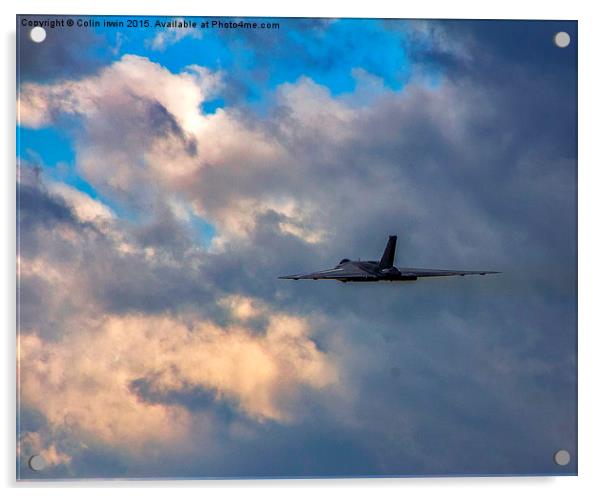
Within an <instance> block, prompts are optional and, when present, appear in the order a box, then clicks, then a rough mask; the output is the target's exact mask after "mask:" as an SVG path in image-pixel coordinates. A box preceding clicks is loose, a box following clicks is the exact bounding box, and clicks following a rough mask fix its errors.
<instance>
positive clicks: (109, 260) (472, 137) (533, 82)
mask: <svg viewBox="0 0 602 496" xmlns="http://www.w3.org/2000/svg"><path fill="white" fill-rule="evenodd" d="M461 31H462V30H460V32H461ZM425 33H426V34H421V36H423V35H424V36H427V37H428V36H430V34H429V33H430V30H428V29H427V30H426V31H425ZM460 34H461V33H460ZM436 36H437V37H439V41H437V40H435V41H434V42H433V44H432V47H434V49H433V51H432V52H431V55H428V53H429V52H428V51H426V52H424V53H426V54H427V55H425V57H427V58H429V57H430V59H429V60H430V61H431V62H436V63H439V62H440V60H442V59H443V58H445V59H446V60H447V61H448V62H450V65H449V66H446V67H452V66H453V68H454V69H453V70H451V69H450V75H449V77H441V78H440V79H439V80H437V81H436V82H432V81H427V80H425V78H424V77H423V76H424V73H423V74H420V75H419V76H420V77H417V78H416V79H413V80H410V81H409V82H408V84H406V85H405V86H404V88H403V90H401V91H392V90H391V89H389V88H388V87H387V85H385V84H384V83H383V80H381V79H380V78H379V77H377V76H376V75H374V74H371V73H370V72H369V71H367V70H366V69H365V68H357V69H356V70H354V71H353V76H354V77H355V78H356V82H357V87H356V90H355V91H353V92H350V93H338V94H333V93H332V92H331V91H329V90H328V89H327V88H326V87H325V86H322V85H319V84H317V83H316V82H315V81H313V80H311V79H310V78H307V77H302V78H300V79H297V80H294V81H290V82H288V83H286V84H283V85H280V86H279V87H278V88H277V89H275V91H274V93H273V94H271V95H270V98H269V99H268V100H267V101H266V102H263V103H264V104H265V106H264V107H262V109H261V112H256V110H257V109H253V108H252V107H251V106H243V105H238V106H225V107H224V108H221V109H218V110H217V111H216V112H215V113H214V114H204V113H203V112H202V102H204V101H206V99H207V98H212V97H214V96H216V95H220V94H221V93H220V92H222V91H227V90H229V89H231V88H225V87H224V86H223V85H227V84H229V82H228V81H229V78H228V76H229V75H222V74H220V75H218V74H216V73H213V72H210V71H206V70H202V69H185V70H183V71H181V72H170V71H169V70H167V69H166V68H164V67H161V66H160V65H158V64H156V63H153V62H151V61H150V60H148V59H145V58H143V57H134V56H126V57H124V58H122V59H121V60H120V61H117V62H115V63H114V64H112V65H110V66H107V67H104V68H103V69H101V70H100V71H98V73H97V75H96V76H94V77H83V78H75V79H73V80H71V81H63V82H61V83H53V84H31V85H24V86H23V87H22V92H21V102H20V104H21V109H22V112H23V113H24V115H25V118H24V120H23V123H24V125H25V124H27V125H30V126H33V127H36V126H42V125H44V126H45V125H56V126H61V125H62V119H63V116H65V115H67V116H68V117H70V118H73V117H74V116H75V120H76V121H77V122H78V124H79V126H78V128H77V129H75V130H73V131H72V132H73V135H72V137H73V139H74V149H75V150H76V167H77V170H78V172H79V173H80V174H81V175H82V176H83V177H84V178H85V179H86V180H88V181H89V182H90V183H91V184H92V186H93V187H94V189H95V190H96V191H98V192H99V193H100V194H101V197H102V198H103V199H104V200H103V201H106V202H108V203H107V204H103V203H100V204H98V203H97V202H98V200H92V199H91V198H86V197H81V196H79V195H77V194H73V192H71V191H69V189H65V188H64V187H56V186H52V185H49V186H47V187H46V186H44V184H45V183H44V181H45V179H44V175H43V174H42V175H41V177H39V178H38V182H37V183H36V182H35V181H34V180H33V179H28V180H26V181H25V182H23V184H22V186H21V188H20V190H21V194H22V198H21V200H22V201H21V206H20V216H21V220H22V225H21V240H22V244H21V246H22V254H21V261H20V262H21V301H22V305H21V307H22V308H21V310H20V311H21V318H22V320H21V323H22V329H23V330H24V336H25V337H26V338H27V339H26V345H27V347H28V349H29V353H30V355H28V356H29V357H30V358H29V359H30V360H31V361H32V362H33V363H36V364H37V365H36V366H38V365H40V364H42V365H43V364H53V366H54V369H55V370H61V367H64V364H65V363H71V362H74V364H75V365H76V367H75V370H79V371H80V373H79V377H88V376H89V375H90V376H92V375H93V373H92V372H91V371H87V369H86V368H85V366H84V365H85V364H83V363H81V362H82V361H84V360H85V356H86V353H90V354H92V356H93V357H94V360H95V361H98V362H99V363H100V370H101V371H102V374H99V377H110V379H109V380H107V381H100V382H101V384H98V383H97V382H99V381H96V382H95V380H94V377H92V378H91V379H90V380H89V381H82V382H84V384H83V385H82V384H80V383H78V382H77V381H76V380H74V379H73V377H71V376H69V381H66V380H65V381H64V382H65V384H63V381H62V380H57V381H56V382H55V383H53V384H50V385H48V387H54V388H56V390H57V391H60V390H61V388H63V389H65V391H66V392H65V394H66V398H67V401H66V404H67V405H69V406H70V408H71V403H74V402H75V400H74V399H72V398H73V397H75V396H76V395H77V396H78V397H80V396H81V397H83V398H84V399H85V402H84V404H88V405H94V406H95V405H96V404H97V402H98V401H99V400H98V399H97V397H96V395H97V394H98V396H99V397H103V398H104V396H103V395H106V396H107V397H108V398H109V399H107V400H106V401H111V398H113V400H114V401H116V402H117V403H119V406H115V410H116V411H118V412H120V413H121V414H122V415H125V419H124V422H123V424H119V420H118V419H115V418H112V417H111V414H110V412H109V413H107V412H104V411H103V410H101V411H100V413H98V412H96V411H95V410H90V412H91V413H90V412H88V410H86V409H83V410H84V411H79V410H77V408H76V407H73V409H74V410H75V411H76V418H78V420H77V423H76V424H75V425H80V424H81V425H82V426H83V427H78V430H79V432H80V434H78V435H76V436H74V437H75V438H76V439H79V438H80V437H82V436H89V437H95V438H98V439H104V441H103V442H101V441H98V444H90V446H94V449H93V450H92V451H94V452H95V453H96V452H101V453H105V452H104V451H103V449H104V450H108V451H109V454H107V456H106V458H107V459H109V460H112V462H113V463H114V464H117V465H119V467H118V468H115V466H114V465H111V464H110V463H109V462H107V461H106V460H105V459H104V458H103V460H105V461H104V462H103V463H104V464H105V465H106V467H109V468H108V469H107V470H109V473H110V471H111V470H112V471H113V472H114V473H118V474H123V473H127V474H148V475H152V474H154V475H157V474H165V475H166V476H174V474H178V475H180V474H182V475H184V476H194V475H197V476H198V474H199V473H201V471H202V470H204V472H203V473H213V474H226V475H231V476H234V475H240V474H241V473H249V474H255V475H257V474H265V475H291V474H301V475H308V474H316V473H320V474H332V473H347V472H346V471H350V472H349V473H355V474H357V473H359V472H363V473H374V474H389V475H391V474H396V473H408V472H410V471H411V472H413V473H422V474H425V473H426V474H429V473H430V474H432V473H438V474H443V473H445V474H450V473H473V474H474V473H489V474H490V473H503V472H508V471H510V472H521V473H525V472H528V471H529V472H538V473H543V472H551V471H553V470H555V468H554V467H553V466H552V465H551V464H552V462H551V460H552V458H551V456H549V455H550V453H551V452H552V450H553V449H555V448H554V447H555V446H559V445H563V446H569V447H572V446H573V445H574V440H575V432H574V411H573V409H572V405H574V402H573V400H574V390H575V389H574V388H575V384H574V377H573V375H572V374H570V373H569V374H567V373H566V371H567V370H569V371H572V370H574V352H575V350H574V334H573V333H572V332H568V331H567V329H568V330H570V329H574V326H575V320H574V319H575V318H576V303H575V280H576V267H575V264H574V263H572V262H571V261H574V260H575V254H576V242H575V240H574V239H573V237H571V236H569V235H568V234H567V233H572V232H574V225H575V218H574V212H575V208H576V206H575V203H574V199H575V194H574V193H575V189H576V181H575V166H576V160H575V153H574V152H575V150H574V143H573V140H572V138H570V137H571V136H573V134H571V132H572V131H571V130H572V129H574V128H573V127H572V126H574V124H575V121H574V117H575V116H574V113H572V111H571V105H570V103H567V102H566V101H565V100H570V99H564V98H563V95H566V94H571V93H570V91H569V90H570V88H571V84H572V83H571V81H570V78H569V79H566V80H565V79H563V78H557V77H556V76H554V77H553V78H551V79H550V78H548V74H546V75H542V74H539V73H538V66H537V65H536V64H535V65H532V66H531V65H528V64H527V65H526V66H525V67H523V66H522V65H520V64H519V65H516V66H515V65H512V63H511V62H508V58H504V60H505V62H506V65H504V67H503V68H500V69H499V71H498V70H494V69H495V68H494V67H491V66H488V65H487V64H488V59H487V57H486V53H484V52H487V51H486V50H483V51H480V50H474V49H473V47H472V45H471V44H470V42H468V43H465V44H463V43H462V42H463V38H462V37H461V36H459V35H458V31H454V30H450V31H445V32H439V33H437V34H436ZM471 36H472V35H471ZM474 36H475V37H476V38H477V39H478V38H479V37H482V36H483V32H481V31H478V32H477V31H475V33H474ZM446 37H449V38H451V39H453V40H455V43H454V44H451V45H445V43H446V42H445V40H446ZM508 39H509V38H508V37H507V36H506V37H505V38H504V40H503V42H504V43H507V42H508ZM548 41H549V40H548ZM494 44H495V42H494ZM477 45H478V43H477ZM445 46H450V47H453V50H450V51H449V53H439V52H441V51H444V48H445ZM463 50H464V51H463ZM435 52H436V53H435ZM467 53H468V55H469V56H467ZM550 57H551V55H550ZM510 60H514V59H513V58H510ZM563 60H564V59H563ZM438 61H439V62H438ZM451 62H453V64H451ZM420 63H421V64H422V63H423V62H422V61H421V62H420ZM475 68H478V69H479V70H476V69H475ZM483 68H487V69H488V71H484V70H483ZM489 69H491V70H489ZM557 70H558V71H566V72H568V73H570V70H571V65H570V64H569V63H568V62H566V60H565V62H562V63H560V62H559V63H558V69H557ZM485 72H487V74H488V75H484V73H485ZM508 73H512V74H513V84H512V85H508V84H507V74H508ZM222 76H223V77H222ZM205 78H207V81H205ZM156 81H159V84H157V83H156ZM166 87H168V88H169V91H164V88H166ZM182 100H183V101H185V102H188V104H187V105H180V102H181V101H182ZM550 101H554V102H557V104H558V105H557V106H550V105H549V102H550ZM555 113H558V115H555V116H554V118H552V114H555ZM560 116H562V118H560ZM569 138H570V139H569ZM108 205H110V210H111V212H112V213H113V217H110V216H107V215H106V214H107V210H108V209H109V206H108ZM115 206H118V207H120V208H114V207H115ZM116 212H120V213H121V212H125V215H123V217H119V216H118V215H117V213H116ZM195 217H200V218H202V219H203V220H205V221H207V222H208V223H210V224H211V225H212V226H213V227H214V228H215V236H214V237H213V241H212V242H211V244H210V246H209V247H206V246H204V245H203V244H200V243H199V242H198V238H195V230H194V226H193V222H192V221H191V219H194V218H195ZM388 233H398V234H399V247H398V258H397V262H398V264H399V265H413V266H420V265H425V266H433V267H448V268H458V269H472V268H483V269H487V268H491V269H498V270H502V271H503V275H501V276H499V277H496V278H487V279H486V278H480V279H469V278H462V279H455V280H441V281H421V282H419V283H416V284H407V285H380V286H379V285H369V286H357V285H355V286H352V285H342V284H341V285H339V284H313V285H311V286H310V285H308V284H287V282H283V281H279V280H278V279H277V276H278V275H282V274H285V273H293V272H297V271H299V272H302V271H304V270H314V269H319V268H322V267H324V268H326V267H328V266H331V265H333V264H334V263H336V262H337V261H338V260H340V259H341V258H342V257H344V256H346V257H350V258H357V257H361V258H364V257H365V258H373V257H378V255H379V254H380V253H381V252H382V249H383V245H384V242H385V241H386V234H388ZM301 316H303V317H301ZM80 334H81V336H80ZM111 336H113V337H114V339H111ZM159 339H161V340H162V341H161V342H160V343H163V344H160V343H159V341H158V340H159ZM28 340H29V341H28ZM36 340H38V341H36ZM85 343H92V344H93V346H91V347H90V351H89V352H88V351H86V350H87V348H86V349H84V347H85V346H86V345H85ZM158 346H164V347H165V349H163V348H162V350H161V353H159V352H158V351H157V347H158ZM78 347H79V349H81V350H83V351H81V352H80V353H79V355H81V358H78V357H79V355H78V354H77V349H78ZM110 348H111V349H118V350H120V352H121V356H129V355H131V356H132V359H131V361H126V362H118V365H116V366H115V371H116V372H115V374H114V375H112V373H113V365H112V362H111V360H112V359H113V356H112V355H111V352H110V351H108V350H109V349H110ZM138 349H140V350H143V351H145V352H146V355H148V356H139V355H144V353H138V351H136V350H138ZM166 350H167V351H166ZM237 350H238V351H237ZM238 352H240V353H241V354H240V355H239V354H237V353H238ZM94 353H97V355H94ZM247 355H248V356H249V357H253V356H256V357H257V358H256V361H257V363H259V364H260V366H259V367H257V370H254V369H253V370H251V367H250V366H249V367H247V362H246V361H245V356H247ZM29 359H28V360H29ZM200 360H202V363H200V362H199V361H200ZM253 360H254V361H255V359H253ZM188 362H190V363H191V364H194V365H195V366H194V367H186V366H184V365H183V364H185V363H188ZM234 362H236V363H237V367H234V365H232V364H233V363H234ZM238 362H240V364H241V365H240V367H241V370H243V369H244V370H247V369H248V370H250V372H249V373H248V374H247V377H246V378H242V377H239V376H237V374H236V370H238ZM61 364H63V365H61ZM289 364H290V365H289ZM40 366H41V365H40ZM64 368H65V369H66V367H64ZM289 368H290V370H289ZM233 370H234V372H233ZM82 371H83V372H82ZM36 374H38V372H35V371H34V373H33V376H32V377H33V379H32V384H33V385H34V386H35V385H36V383H43V384H45V383H44V381H45V380H50V379H46V378H44V377H38V376H37V375H36ZM243 379H244V380H243ZM67 382H69V383H72V382H73V383H74V385H73V386H72V389H71V390H69V391H67V390H68V389H69V386H68V384H67ZM104 382H107V384H104ZM119 384H121V385H125V386H124V387H121V388H120V387H118V385H119ZM31 387H32V388H33V386H31ZM257 390H260V391H262V394H251V392H250V391H254V392H257ZM40 394H42V393H40ZM70 394H72V395H73V396H70ZM533 398H536V400H535V401H534V400H533ZM34 402H35V408H36V409H37V408H40V411H43V412H44V417H48V419H52V422H53V425H61V426H63V427H60V428H57V429H56V430H55V431H54V432H50V433H48V436H47V438H45V439H47V443H48V444H51V443H53V442H54V444H56V446H57V450H58V452H65V453H67V454H68V455H69V456H71V457H72V458H73V460H76V459H81V458H78V457H74V456H73V453H76V452H77V450H73V449H65V448H64V447H63V445H62V444H61V442H60V440H61V436H63V435H64V432H65V431H67V432H70V431H69V429H70V428H71V427H70V426H71V425H72V424H70V423H67V426H66V427H65V426H64V425H63V423H62V420H61V414H60V408H59V406H57V405H56V404H55V403H53V401H50V402H49V405H48V406H47V407H46V408H47V409H44V408H45V407H44V405H41V404H40V403H41V402H42V399H37V398H36V399H34ZM130 403H131V404H130ZM128 405H129V406H128ZM559 405H560V406H559ZM128 408H129V410H128ZM124 409H125V410H124ZM86 415H90V419H89V422H90V425H91V427H90V428H89V431H84V430H83V429H85V428H86V427H85V425H84V424H86V425H87V423H88V418H87V417H86ZM128 415H130V416H128ZM144 415H149V418H150V420H149V422H148V425H150V426H151V428H150V429H149V428H147V427H145V421H144ZM161 419H164V420H165V419H169V420H170V421H171V424H170V426H169V427H166V431H165V432H162V431H161V429H158V428H157V429H156V430H158V432H154V430H155V429H152V426H156V425H158V424H159V423H160V422H161ZM172 419H173V420H172ZM542 419H545V420H542ZM129 423H133V424H136V425H135V426H134V427H132V428H131V429H130V428H128V427H127V426H128V425H129ZM31 424H32V422H31V421H29V422H28V425H31ZM34 424H35V423H34ZM138 424H141V425H138ZM120 429H121V430H124V431H128V432H130V434H127V433H125V434H124V436H125V437H126V438H127V439H130V440H131V444H132V446H137V445H139V444H140V443H143V442H145V441H143V440H147V441H148V440H149V439H150V440H151V441H150V442H151V443H161V442H162V440H165V439H173V440H174V443H176V444H175V445H171V444H169V443H168V442H167V444H165V445H162V448H161V450H160V455H157V457H156V460H155V462H153V464H152V468H149V467H151V465H149V467H146V468H145V467H142V466H141V465H140V464H139V463H137V462H136V457H135V454H132V455H129V456H126V457H124V458H120V455H119V452H118V451H115V452H112V451H111V446H112V445H113V444H115V445H117V446H121V445H120V444H119V441H118V440H117V438H118V437H119V436H117V435H116V434H115V433H114V432H121V430H120ZM28 430H29V431H35V430H36V429H35V425H34V426H32V427H31V428H29V429H28ZM150 431H153V432H150ZM112 432H113V433H112ZM509 432H513V433H517V435H515V436H512V435H508V433H509ZM111 436H112V437H111ZM128 436H129V437H128ZM162 436H164V437H162ZM178 438H179V439H181V441H180V442H178V441H177V439H178ZM187 440H188V443H187V442H186V441H187ZM483 440H486V442H485V441H483ZM195 443H196V445H197V446H196V448H195V447H191V445H193V444H195ZM493 444H495V446H496V450H495V453H492V452H491V449H490V448H491V445H493ZM199 446H202V448H199ZM209 446H210V448H211V449H215V447H216V446H219V447H220V448H219V452H218V451H211V450H210V448H209ZM465 446H471V449H470V450H466V449H465ZM186 450H189V451H186ZM134 451H136V450H134ZM180 451H182V452H183V451H186V453H188V454H193V456H192V455H191V459H193V460H194V461H190V460H188V461H186V460H184V459H183V458H182V457H179V455H178V454H177V453H179V452H180ZM342 451H344V452H345V453H344V454H343V455H342V454H341V452H342ZM201 452H202V453H205V454H206V453H207V452H210V455H207V457H203V456H200V455H201ZM216 453H219V454H218V455H216ZM207 458H211V459H212V462H211V463H212V464H210V462H208V461H207ZM224 460H227V463H226V462H224ZM72 465H73V462H72ZM106 467H105V468H106ZM124 467H125V468H124ZM74 470H76V473H78V474H81V473H89V472H86V470H85V467H78V468H77V469H74ZM104 473H106V472H104Z"/></svg>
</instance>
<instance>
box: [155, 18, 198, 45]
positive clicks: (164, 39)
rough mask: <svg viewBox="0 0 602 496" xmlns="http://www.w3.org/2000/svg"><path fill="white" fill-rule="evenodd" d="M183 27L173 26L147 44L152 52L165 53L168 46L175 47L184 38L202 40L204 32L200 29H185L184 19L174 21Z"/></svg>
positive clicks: (160, 32) (159, 33)
mask: <svg viewBox="0 0 602 496" xmlns="http://www.w3.org/2000/svg"><path fill="white" fill-rule="evenodd" d="M172 22H173V23H175V24H179V25H180V26H181V27H177V26H172V27H169V28H166V29H165V30H163V31H159V32H158V33H157V34H156V35H155V37H154V38H153V39H152V40H149V42H148V43H147V45H148V47H149V48H151V49H152V50H158V51H160V52H162V51H164V50H165V49H166V48H167V47H168V46H171V45H175V44H176V43H178V42H179V41H180V40H182V39H184V38H189V37H190V38H196V39H199V38H202V31H201V30H200V29H199V28H192V27H183V26H184V24H183V23H184V22H185V20H184V19H182V18H178V19H174V20H173V21H172Z"/></svg>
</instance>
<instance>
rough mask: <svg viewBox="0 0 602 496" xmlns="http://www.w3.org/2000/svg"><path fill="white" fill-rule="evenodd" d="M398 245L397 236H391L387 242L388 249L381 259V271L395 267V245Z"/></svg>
mask: <svg viewBox="0 0 602 496" xmlns="http://www.w3.org/2000/svg"><path fill="white" fill-rule="evenodd" d="M396 244H397V236H389V241H387V247H386V248H385V251H384V253H383V256H382V258H381V259H380V263H379V264H378V266H379V267H380V268H381V269H388V268H389V267H393V262H394V261H395V245H396Z"/></svg>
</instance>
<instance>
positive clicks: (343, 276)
mask: <svg viewBox="0 0 602 496" xmlns="http://www.w3.org/2000/svg"><path fill="white" fill-rule="evenodd" d="M396 244H397V236H389V241H388V242H387V247H386V248H385V252H384V253H383V256H382V257H381V259H380V261H376V260H369V261H363V260H357V261H352V260H349V259H348V258H344V259H343V260H341V261H340V262H339V265H337V266H336V267H335V268H333V269H327V270H321V271H319V272H311V273H309V274H295V275H292V276H281V277H279V279H294V280H295V281H297V280H299V279H314V280H316V279H335V280H337V281H342V282H352V281H353V282H373V281H416V280H417V279H418V278H419V277H442V276H470V275H481V276H484V275H485V274H499V272H496V271H491V270H441V269H415V268H410V267H395V266H394V265H393V262H394V261H395V245H396Z"/></svg>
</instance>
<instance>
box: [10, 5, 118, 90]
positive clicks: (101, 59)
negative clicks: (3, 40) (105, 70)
mask: <svg viewBox="0 0 602 496" xmlns="http://www.w3.org/2000/svg"><path fill="white" fill-rule="evenodd" d="M58 18H59V19H63V20H64V21H66V19H67V18H66V17H58ZM56 19H57V16H42V15H33V16H30V15H27V16H17V60H18V67H17V72H18V76H19V78H20V79H21V81H22V82H25V81H37V82H42V81H53V80H60V79H72V78H77V77H81V76H83V75H87V74H91V73H94V72H96V71H97V70H98V67H99V66H100V65H102V64H103V63H106V62H108V61H109V60H111V58H112V53H111V51H110V48H109V47H108V45H107V43H106V40H105V39H103V37H102V36H100V35H97V34H96V33H95V32H94V30H92V29H88V28H78V27H73V28H69V27H60V26H57V27H55V28H46V39H45V40H44V41H43V42H42V43H35V42H33V41H32V40H31V37H30V31H31V29H32V28H31V27H30V26H27V25H26V26H23V25H22V21H23V20H25V21H26V22H27V21H35V22H43V21H52V20H56ZM71 19H77V17H71Z"/></svg>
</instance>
